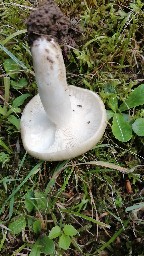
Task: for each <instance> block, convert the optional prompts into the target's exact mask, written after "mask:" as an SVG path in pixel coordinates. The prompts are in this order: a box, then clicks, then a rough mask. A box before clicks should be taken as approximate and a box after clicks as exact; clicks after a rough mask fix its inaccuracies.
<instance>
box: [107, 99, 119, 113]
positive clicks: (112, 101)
mask: <svg viewBox="0 0 144 256" xmlns="http://www.w3.org/2000/svg"><path fill="white" fill-rule="evenodd" d="M108 106H109V107H110V108H111V109H112V110H113V111H114V112H116V110H117V109H118V99H117V97H116V95H112V96H110V97H109V99H108Z"/></svg>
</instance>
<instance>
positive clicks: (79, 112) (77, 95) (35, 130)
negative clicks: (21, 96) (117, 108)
mask: <svg viewBox="0 0 144 256" xmlns="http://www.w3.org/2000/svg"><path fill="white" fill-rule="evenodd" d="M67 90H68V91H69V97H70V102H71V107H72V110H73V111H72V117H71V121H70V122H69V123H68V124H67V125H66V126H61V127H57V126H56V125H55V124H54V123H52V122H51V121H50V120H49V119H48V116H47V114H46V112H45V110H44V108H43V105H42V103H41V100H40V97H39V94H38V95H36V96H35V97H34V98H32V99H31V101H30V102H29V103H28V104H27V106H26V107H25V109H24V111H23V114H22V118H21V134H22V141H23V145H24V148H25V149H26V150H27V151H28V153H29V154H30V155H32V156H34V157H36V158H39V159H42V160H47V161H62V160H66V159H71V158H74V157H76V156H79V155H81V154H83V153H85V152H86V151H88V150H90V149H91V148H93V147H94V146H95V145H96V143H97V142H98V141H99V140H100V139H101V137H102V135H103V133H104V131H105V128H106V123H107V119H106V110H105V107H104V104H103V102H102V100H101V99H100V97H99V96H98V95H97V94H96V93H94V92H92V91H89V90H87V89H82V88H79V87H75V86H68V89H67ZM59 115H61V113H59Z"/></svg>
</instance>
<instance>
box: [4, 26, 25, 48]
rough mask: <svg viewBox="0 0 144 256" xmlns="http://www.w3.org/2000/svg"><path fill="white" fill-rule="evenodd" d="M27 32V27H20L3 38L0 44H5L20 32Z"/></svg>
mask: <svg viewBox="0 0 144 256" xmlns="http://www.w3.org/2000/svg"><path fill="white" fill-rule="evenodd" d="M26 32H27V29H22V30H18V31H17V32H15V33H13V34H11V35H10V36H8V37H7V38H6V39H4V40H3V41H2V42H1V44H2V45H5V44H6V43H8V42H9V41H10V40H11V39H12V38H14V37H16V36H19V35H21V34H25V33H26Z"/></svg>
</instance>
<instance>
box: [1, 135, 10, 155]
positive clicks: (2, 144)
mask: <svg viewBox="0 0 144 256" xmlns="http://www.w3.org/2000/svg"><path fill="white" fill-rule="evenodd" d="M0 147H2V148H3V149H5V150H6V151H7V153H8V154H11V153H12V151H11V150H10V148H9V147H8V146H7V145H6V144H5V143H4V142H3V140H2V139H1V138H0Z"/></svg>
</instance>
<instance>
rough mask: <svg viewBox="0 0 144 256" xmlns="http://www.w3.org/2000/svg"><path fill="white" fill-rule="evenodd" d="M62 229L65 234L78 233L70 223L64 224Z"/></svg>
mask: <svg viewBox="0 0 144 256" xmlns="http://www.w3.org/2000/svg"><path fill="white" fill-rule="evenodd" d="M63 231H64V233H65V235H67V236H75V235H76V234H77V233H78V231H77V230H76V229H75V228H74V227H73V226H72V225H65V226H64V229H63Z"/></svg>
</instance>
